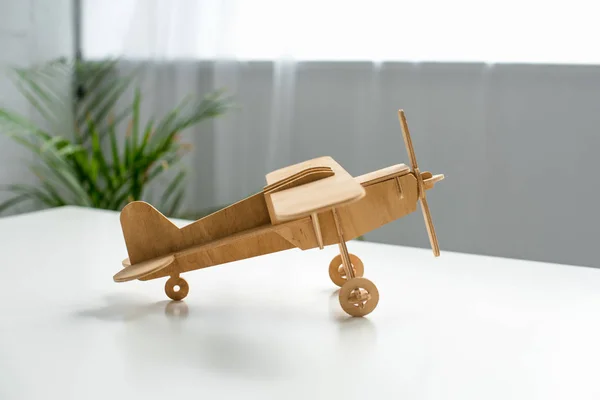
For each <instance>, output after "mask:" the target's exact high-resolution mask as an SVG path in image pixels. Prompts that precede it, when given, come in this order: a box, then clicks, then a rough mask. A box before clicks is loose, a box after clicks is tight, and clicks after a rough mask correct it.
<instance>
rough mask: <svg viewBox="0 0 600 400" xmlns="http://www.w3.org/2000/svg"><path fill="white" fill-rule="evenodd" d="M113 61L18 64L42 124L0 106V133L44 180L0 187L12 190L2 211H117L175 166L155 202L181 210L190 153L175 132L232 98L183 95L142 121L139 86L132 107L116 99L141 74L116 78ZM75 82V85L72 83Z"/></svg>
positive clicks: (21, 84) (21, 83) (219, 110)
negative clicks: (25, 152)
mask: <svg viewBox="0 0 600 400" xmlns="http://www.w3.org/2000/svg"><path fill="white" fill-rule="evenodd" d="M116 63H117V61H116V60H106V61H100V62H93V63H80V62H68V61H66V60H56V61H53V62H50V63H47V64H44V65H42V66H39V67H34V68H30V69H15V71H14V72H15V73H14V77H15V82H16V84H17V87H18V88H19V90H20V92H21V93H22V94H23V96H24V97H25V98H26V99H28V101H29V102H30V103H31V104H32V105H33V107H34V108H35V110H36V111H37V112H38V114H39V115H40V116H41V117H42V118H43V121H44V124H43V125H39V124H37V123H35V122H33V121H31V120H29V119H28V118H25V117H24V116H22V115H19V114H18V113H15V112H13V111H10V110H6V109H0V134H2V133H3V134H6V135H8V136H10V137H12V138H13V139H14V140H15V141H16V142H17V143H19V144H21V145H23V146H25V147H26V148H27V149H29V150H30V151H31V152H33V153H34V154H35V155H36V162H35V163H34V165H32V166H31V170H32V171H33V173H34V174H35V175H36V176H37V177H38V179H39V181H40V183H39V185H35V186H27V185H19V184H12V185H8V186H5V187H2V188H0V190H8V191H10V192H12V193H14V194H15V196H14V197H12V198H10V199H8V200H7V201H5V202H4V203H1V204H0V212H2V211H3V210H5V209H8V208H10V207H12V206H14V205H16V204H19V203H21V202H22V201H27V200H32V201H37V202H40V203H41V204H43V205H45V206H48V207H55V206H60V205H66V204H71V205H79V206H84V207H96V208H105V209H112V210H119V209H121V208H122V207H123V206H124V205H125V204H126V203H127V202H129V201H132V200H141V199H143V197H144V194H145V192H146V191H147V189H148V187H149V185H150V184H151V183H153V182H154V180H155V179H156V178H157V177H159V176H161V175H163V173H164V172H165V171H166V170H173V169H175V176H174V177H173V178H172V179H171V180H170V182H168V183H167V184H166V186H165V189H164V194H163V195H162V196H161V199H160V204H159V205H158V207H159V208H160V209H161V211H163V212H165V213H166V214H171V215H172V214H174V213H176V212H177V211H178V209H179V207H180V206H181V204H182V202H183V198H184V195H185V177H186V173H185V170H184V169H182V168H181V167H180V163H181V159H182V156H183V155H184V154H185V153H186V152H187V151H188V150H189V147H188V146H187V145H185V144H182V143H180V142H179V140H178V135H179V134H180V133H181V132H182V131H184V130H185V129H187V128H189V127H191V126H193V125H195V124H198V123H200V122H202V121H204V120H207V119H210V118H214V117H217V116H219V115H221V114H223V113H225V112H226V111H227V110H228V109H229V108H230V107H231V105H232V101H231V99H230V98H228V97H225V96H224V93H223V92H214V93H209V94H208V95H206V96H205V97H204V98H202V99H200V100H194V99H192V98H186V99H184V100H183V101H182V102H181V103H179V104H178V105H177V106H176V107H175V108H174V109H173V110H172V111H171V112H169V113H167V114H166V115H165V116H163V117H162V118H158V119H157V120H154V119H150V120H149V121H147V122H145V123H143V122H142V121H141V112H140V105H141V102H142V94H141V92H140V90H139V89H135V90H134V94H133V100H132V101H131V103H130V104H129V105H125V106H123V105H121V104H119V107H120V108H119V109H118V110H116V108H117V102H120V101H121V99H122V97H123V96H124V95H125V94H126V93H127V92H128V91H129V89H130V88H131V87H132V85H133V84H134V83H135V81H136V78H137V76H136V73H137V72H138V71H137V70H136V71H134V72H133V73H131V74H127V75H125V76H119V74H117V73H116V72H115V66H116ZM72 79H75V81H74V84H72V85H71V84H68V82H70V80H72ZM66 87H67V88H69V90H65V88H66ZM76 90H79V91H81V93H79V94H80V95H81V98H80V100H79V101H77V102H75V103H73V101H74V100H75V91H76ZM127 121H128V122H129V123H128V125H127V132H126V133H125V135H120V134H119V129H120V127H121V126H122V123H123V122H127ZM142 126H143V128H142Z"/></svg>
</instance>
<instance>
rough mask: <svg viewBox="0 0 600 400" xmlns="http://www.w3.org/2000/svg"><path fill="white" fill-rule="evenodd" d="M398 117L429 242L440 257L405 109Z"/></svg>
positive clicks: (435, 254) (434, 252) (435, 253)
mask: <svg viewBox="0 0 600 400" xmlns="http://www.w3.org/2000/svg"><path fill="white" fill-rule="evenodd" d="M398 118H399V119H400V127H401V128H402V136H403V137H404V144H405V145H406V151H407V152H408V157H409V158H410V164H411V166H412V170H413V173H414V175H415V177H416V178H417V185H418V190H419V201H420V202H421V210H422V211H423V217H424V218H425V227H426V228H427V234H428V235H429V242H431V248H432V249H433V255H434V256H435V257H438V256H439V255H440V246H439V244H438V240H437V236H436V234H435V228H434V227H433V221H432V220H431V212H430V211H429V205H428V204H427V197H426V196H425V184H424V183H423V176H422V175H421V171H419V166H418V165H417V157H416V156H415V149H414V148H413V144H412V140H411V138H410V132H409V130H408V123H407V122H406V116H405V115H404V110H398Z"/></svg>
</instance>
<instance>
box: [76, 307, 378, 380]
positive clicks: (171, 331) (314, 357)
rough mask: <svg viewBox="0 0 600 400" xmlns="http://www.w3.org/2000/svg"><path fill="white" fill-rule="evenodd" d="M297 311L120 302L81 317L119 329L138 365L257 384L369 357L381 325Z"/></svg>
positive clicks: (125, 347) (79, 315)
mask: <svg viewBox="0 0 600 400" xmlns="http://www.w3.org/2000/svg"><path fill="white" fill-rule="evenodd" d="M332 296H333V295H332ZM336 299H337V298H336ZM336 302H337V300H336ZM240 304H241V303H240ZM337 308H339V303H337V307H336V310H337ZM298 311H304V310H291V311H290V310H289V309H284V308H277V307H276V306H274V307H271V308H260V307H252V308H249V307H244V306H243V304H242V305H240V306H239V307H238V306H235V307H232V306H229V305H225V306H221V307H210V308H201V307H196V306H195V305H194V304H193V303H187V302H185V301H182V302H175V301H160V302H155V303H149V304H148V303H144V302H142V301H140V299H136V298H135V297H129V296H114V297H107V298H106V304H105V306H103V307H99V308H92V309H87V310H82V311H79V312H77V313H76V314H75V317H76V318H77V319H79V318H92V319H94V320H100V321H103V322H110V323H113V324H117V325H118V327H119V329H118V331H117V334H116V335H117V336H116V341H117V346H119V347H120V348H121V351H122V352H123V353H124V354H126V355H127V357H126V358H125V359H126V360H132V362H134V363H135V364H136V365H137V364H138V363H139V362H143V363H144V364H145V365H147V364H157V365H160V366H163V367H164V366H167V367H168V366H169V365H171V366H173V367H178V366H181V365H182V364H183V365H187V366H192V367H194V368H199V369H202V370H206V371H207V372H210V373H220V374H228V375H229V374H234V375H238V376H243V377H245V378H250V379H259V380H260V379H280V378H286V377H289V376H293V375H298V374H304V373H306V372H307V368H314V365H315V364H318V363H319V362H321V363H322V358H323V353H324V352H325V354H327V353H331V356H330V357H329V358H331V359H332V362H334V359H335V357H336V354H338V353H339V351H347V349H348V348H352V351H353V352H359V353H360V352H368V351H369V350H370V349H372V346H373V345H374V343H375V341H376V336H377V335H376V329H375V325H374V324H373V323H372V322H371V321H370V320H368V319H366V318H351V317H345V316H344V315H345V314H344V315H342V314H339V313H336V311H334V310H332V313H331V314H330V316H329V318H326V319H325V320H323V315H322V314H320V315H315V314H313V313H310V310H306V312H298ZM332 321H333V322H334V323H333V324H332ZM340 348H341V349H340Z"/></svg>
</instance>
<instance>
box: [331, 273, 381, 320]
mask: <svg viewBox="0 0 600 400" xmlns="http://www.w3.org/2000/svg"><path fill="white" fill-rule="evenodd" d="M339 299H340V305H341V306H342V309H343V310H344V311H345V312H347V313H348V314H350V315H351V316H353V317H364V316H365V315H367V314H369V313H371V312H372V311H373V310H374V309H375V307H377V303H379V291H378V290H377V287H376V286H375V284H374V283H373V282H371V281H370V280H368V279H366V278H353V279H350V280H349V281H347V282H346V283H344V285H343V286H342V288H341V289H340V293H339Z"/></svg>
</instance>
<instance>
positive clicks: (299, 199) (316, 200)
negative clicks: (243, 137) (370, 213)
mask: <svg viewBox="0 0 600 400" xmlns="http://www.w3.org/2000/svg"><path fill="white" fill-rule="evenodd" d="M317 167H328V168H330V169H331V170H332V171H333V174H326V175H323V178H321V179H318V180H315V181H310V182H308V183H305V184H301V185H299V186H293V185H292V187H290V188H284V189H282V190H279V191H277V190H276V191H274V192H272V193H268V194H265V196H266V198H267V199H266V200H267V202H268V203H269V204H268V205H269V208H270V212H271V214H272V216H273V217H274V219H275V220H276V221H278V222H282V221H286V220H291V219H296V218H301V217H305V216H308V215H310V214H313V213H317V212H321V211H325V210H327V209H331V208H333V207H338V206H341V205H344V204H347V203H351V202H353V201H356V200H359V199H361V198H362V197H363V196H364V195H365V194H366V192H365V189H364V188H363V187H362V185H361V184H360V183H358V182H357V181H356V180H355V179H354V178H353V177H352V175H350V174H349V173H348V172H347V171H346V170H345V169H343V168H342V167H341V166H340V165H339V164H338V163H337V162H336V161H335V160H333V158H331V157H320V158H316V159H313V160H309V161H305V162H303V163H300V164H296V165H292V166H290V167H287V168H283V169H280V170H277V171H274V172H271V173H270V174H268V175H267V183H268V184H270V185H274V184H275V183H277V182H278V181H282V180H285V179H287V178H289V177H290V176H293V175H297V174H299V172H301V171H303V170H308V171H313V170H314V169H315V168H317Z"/></svg>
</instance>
